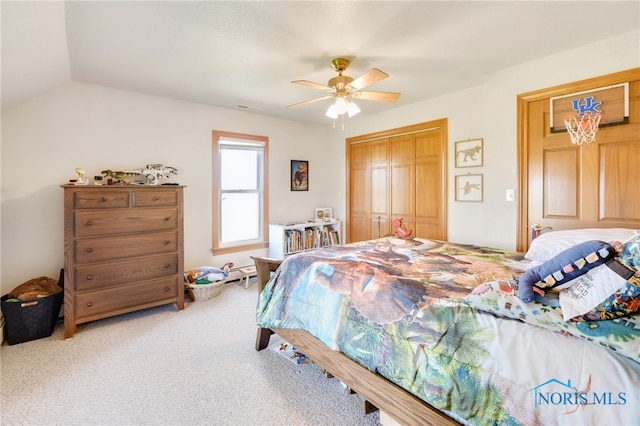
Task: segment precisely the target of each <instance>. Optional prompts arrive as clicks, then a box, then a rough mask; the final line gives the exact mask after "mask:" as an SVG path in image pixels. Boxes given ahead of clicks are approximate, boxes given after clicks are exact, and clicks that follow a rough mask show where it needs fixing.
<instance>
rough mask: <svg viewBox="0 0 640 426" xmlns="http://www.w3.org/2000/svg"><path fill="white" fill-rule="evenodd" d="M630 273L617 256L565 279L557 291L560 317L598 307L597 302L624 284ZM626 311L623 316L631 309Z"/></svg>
mask: <svg viewBox="0 0 640 426" xmlns="http://www.w3.org/2000/svg"><path fill="white" fill-rule="evenodd" d="M633 273H634V271H632V270H631V269H629V268H627V267H626V266H624V265H623V264H621V263H620V262H618V261H617V260H615V259H611V260H609V261H608V262H605V263H604V264H602V265H599V266H596V267H595V268H593V269H591V270H589V271H588V272H587V273H586V274H583V275H581V276H579V277H577V278H575V279H573V280H571V281H570V282H568V283H567V285H566V287H565V288H563V289H562V290H561V291H560V306H561V307H562V315H563V317H564V320H565V321H569V320H578V319H579V317H581V316H582V315H585V314H587V313H589V312H590V311H592V310H593V309H598V306H600V305H601V304H602V303H604V302H605V301H607V300H609V299H610V298H611V297H613V295H615V294H617V293H618V292H621V291H623V290H624V288H626V286H627V284H628V281H627V280H629V279H630V278H631V277H632V276H633ZM626 311H627V312H626V314H625V315H623V316H626V315H629V314H632V313H633V312H632V311H631V310H630V309H627V310H626ZM618 313H620V311H618ZM606 319H608V318H606Z"/></svg>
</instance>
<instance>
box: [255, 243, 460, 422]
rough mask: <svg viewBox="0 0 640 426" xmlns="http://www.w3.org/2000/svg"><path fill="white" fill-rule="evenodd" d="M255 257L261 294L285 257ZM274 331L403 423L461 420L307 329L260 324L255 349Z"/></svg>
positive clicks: (267, 342)
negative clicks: (374, 370)
mask: <svg viewBox="0 0 640 426" xmlns="http://www.w3.org/2000/svg"><path fill="white" fill-rule="evenodd" d="M252 258H253V261H254V262H255V265H256V273H257V276H258V294H260V293H261V292H262V289H263V288H264V286H265V284H266V283H267V281H269V278H270V276H271V272H275V270H276V269H278V266H280V263H282V261H281V260H276V259H269V258H265V257H256V256H253V257H252ZM274 333H275V334H277V335H279V336H280V337H282V338H283V339H284V340H286V341H287V342H289V343H291V344H292V345H293V346H295V347H296V348H297V349H299V350H300V351H301V352H302V353H304V354H305V355H306V356H307V357H309V358H310V359H311V360H313V362H315V363H316V364H318V365H319V366H320V367H321V368H323V369H324V370H326V371H328V372H330V373H331V374H333V375H334V376H335V377H337V378H338V379H339V380H341V381H342V382H343V383H344V384H346V385H347V386H348V387H349V388H350V389H353V391H354V392H356V393H357V394H358V395H360V396H362V397H364V398H366V399H367V401H369V402H370V403H371V404H373V405H375V406H376V407H377V408H378V409H380V410H382V411H384V412H385V414H388V415H389V416H390V417H392V418H393V419H394V420H395V421H396V422H398V423H400V424H402V425H418V424H419V425H438V426H440V425H458V424H459V423H458V422H456V421H454V420H453V419H451V418H450V417H448V416H446V415H445V414H444V413H442V412H440V411H438V410H437V409H435V408H433V407H432V406H430V405H428V404H427V403H426V402H424V401H422V400H421V399H419V398H417V397H416V396H414V395H413V394H411V393H409V392H407V391H406V390H404V389H402V388H401V387H399V386H397V385H395V384H393V383H391V382H390V381H389V380H387V379H385V378H384V377H382V376H380V375H378V374H375V373H373V372H371V371H370V370H368V369H367V368H365V367H363V366H362V365H360V364H358V363H357V362H355V361H353V360H351V359H350V358H347V357H346V356H345V355H343V354H342V353H341V352H338V351H334V350H332V349H329V348H328V347H327V346H325V345H324V343H322V342H321V341H320V340H318V339H316V338H315V337H314V336H312V335H311V334H309V333H307V332H306V331H304V330H289V329H269V328H258V333H257V336H256V350H257V351H261V350H262V349H265V348H266V347H267V345H268V344H269V338H270V336H271V335H272V334H274Z"/></svg>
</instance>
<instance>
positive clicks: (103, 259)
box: [63, 185, 184, 338]
mask: <svg viewBox="0 0 640 426" xmlns="http://www.w3.org/2000/svg"><path fill="white" fill-rule="evenodd" d="M63 188H64V268H65V282H64V337H65V338H69V337H72V336H73V335H74V334H75V331H76V325H77V324H81V323H85V322H89V321H94V320H97V319H101V318H106V317H110V316H114V315H119V314H123V313H126V312H132V311H137V310H140V309H145V308H149V307H152V306H158V305H164V304H167V303H175V304H176V306H177V308H178V309H183V308H184V277H183V272H184V250H183V244H184V236H183V229H184V226H183V207H182V201H183V188H184V187H182V186H128V185H127V186H120V185H114V186H80V185H63Z"/></svg>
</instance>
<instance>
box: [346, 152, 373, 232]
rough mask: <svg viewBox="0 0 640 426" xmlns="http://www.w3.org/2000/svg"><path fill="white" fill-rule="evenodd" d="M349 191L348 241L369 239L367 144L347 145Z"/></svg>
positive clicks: (368, 166) (369, 185)
mask: <svg viewBox="0 0 640 426" xmlns="http://www.w3.org/2000/svg"><path fill="white" fill-rule="evenodd" d="M349 150H350V152H349V158H350V166H351V168H350V169H349V193H350V204H351V210H350V214H349V218H348V219H349V225H350V226H349V233H348V235H347V237H348V241H362V240H368V239H370V236H369V234H370V228H369V220H370V217H369V216H370V207H369V204H370V192H371V189H370V188H371V178H370V176H369V173H370V159H369V156H370V155H369V151H370V150H369V145H368V144H366V143H359V144H354V145H351V146H350V147H349Z"/></svg>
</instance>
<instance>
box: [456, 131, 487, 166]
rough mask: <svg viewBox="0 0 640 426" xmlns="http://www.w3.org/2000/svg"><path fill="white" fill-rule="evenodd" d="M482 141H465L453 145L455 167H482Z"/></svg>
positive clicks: (480, 139)
mask: <svg viewBox="0 0 640 426" xmlns="http://www.w3.org/2000/svg"><path fill="white" fill-rule="evenodd" d="M483 144H484V140H483V139H482V138H479V139H467V140H466V141H459V142H456V143H455V151H456V167H480V166H482V165H483V157H484V147H483Z"/></svg>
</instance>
